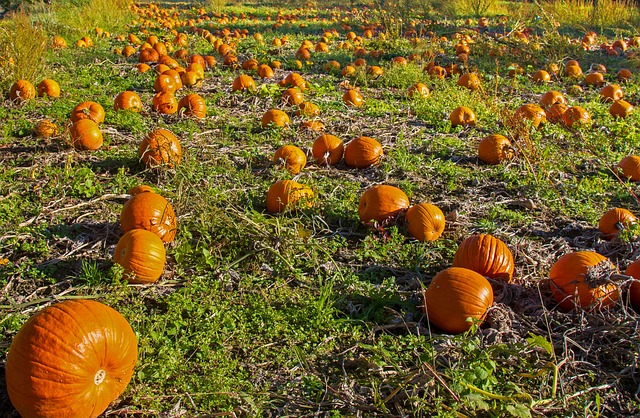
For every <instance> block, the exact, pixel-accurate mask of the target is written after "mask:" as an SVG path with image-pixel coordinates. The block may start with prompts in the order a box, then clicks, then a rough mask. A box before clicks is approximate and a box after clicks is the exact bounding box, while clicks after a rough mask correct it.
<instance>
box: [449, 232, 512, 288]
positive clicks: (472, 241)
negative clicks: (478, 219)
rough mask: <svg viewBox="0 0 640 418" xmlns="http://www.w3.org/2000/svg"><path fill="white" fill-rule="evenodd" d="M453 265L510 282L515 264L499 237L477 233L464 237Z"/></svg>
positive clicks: (507, 248)
mask: <svg viewBox="0 0 640 418" xmlns="http://www.w3.org/2000/svg"><path fill="white" fill-rule="evenodd" d="M451 265H452V266H454V267H464V268H468V269H470V270H473V271H475V272H477V273H479V274H481V275H483V276H486V277H489V278H491V279H496V280H500V281H503V282H507V283H510V282H511V280H512V279H513V271H514V269H515V265H514V262H513V255H512V254H511V251H510V250H509V247H507V245H506V244H505V243H504V242H503V241H502V240H500V239H498V238H496V237H494V236H492V235H488V234H479V235H472V236H470V237H468V238H466V239H465V240H464V241H462V243H461V244H460V246H459V247H458V251H456V254H455V256H454V257H453V263H452V264H451Z"/></svg>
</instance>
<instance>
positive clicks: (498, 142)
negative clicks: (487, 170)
mask: <svg viewBox="0 0 640 418" xmlns="http://www.w3.org/2000/svg"><path fill="white" fill-rule="evenodd" d="M478 158H480V160H481V161H482V162H484V163H485V164H491V165H495V164H500V163H501V162H502V161H505V160H510V159H511V158H513V147H512V146H511V141H509V139H507V138H506V137H505V136H503V135H500V134H493V135H489V136H487V137H485V138H483V139H482V141H480V144H478Z"/></svg>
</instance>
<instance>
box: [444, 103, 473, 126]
mask: <svg viewBox="0 0 640 418" xmlns="http://www.w3.org/2000/svg"><path fill="white" fill-rule="evenodd" d="M449 122H451V126H473V125H475V124H476V114H475V113H474V112H473V110H471V109H470V108H468V107H466V106H459V107H456V108H455V109H453V111H452V112H451V114H450V115H449Z"/></svg>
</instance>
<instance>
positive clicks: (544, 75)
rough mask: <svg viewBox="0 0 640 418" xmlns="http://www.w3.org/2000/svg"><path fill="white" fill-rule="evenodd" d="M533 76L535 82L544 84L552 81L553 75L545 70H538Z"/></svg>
mask: <svg viewBox="0 0 640 418" xmlns="http://www.w3.org/2000/svg"><path fill="white" fill-rule="evenodd" d="M531 78H532V80H533V82H534V83H538V84H544V83H548V82H550V81H551V75H550V74H549V73H548V72H547V71H545V70H538V71H537V72H536V73H535V74H534V75H533V77H531Z"/></svg>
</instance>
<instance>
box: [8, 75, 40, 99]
mask: <svg viewBox="0 0 640 418" xmlns="http://www.w3.org/2000/svg"><path fill="white" fill-rule="evenodd" d="M34 97H36V89H35V87H33V84H31V82H30V81H28V80H18V81H16V82H15V83H13V85H12V86H11V89H10V90H9V98H10V99H11V100H12V101H14V102H23V101H26V100H31V99H33V98H34Z"/></svg>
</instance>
